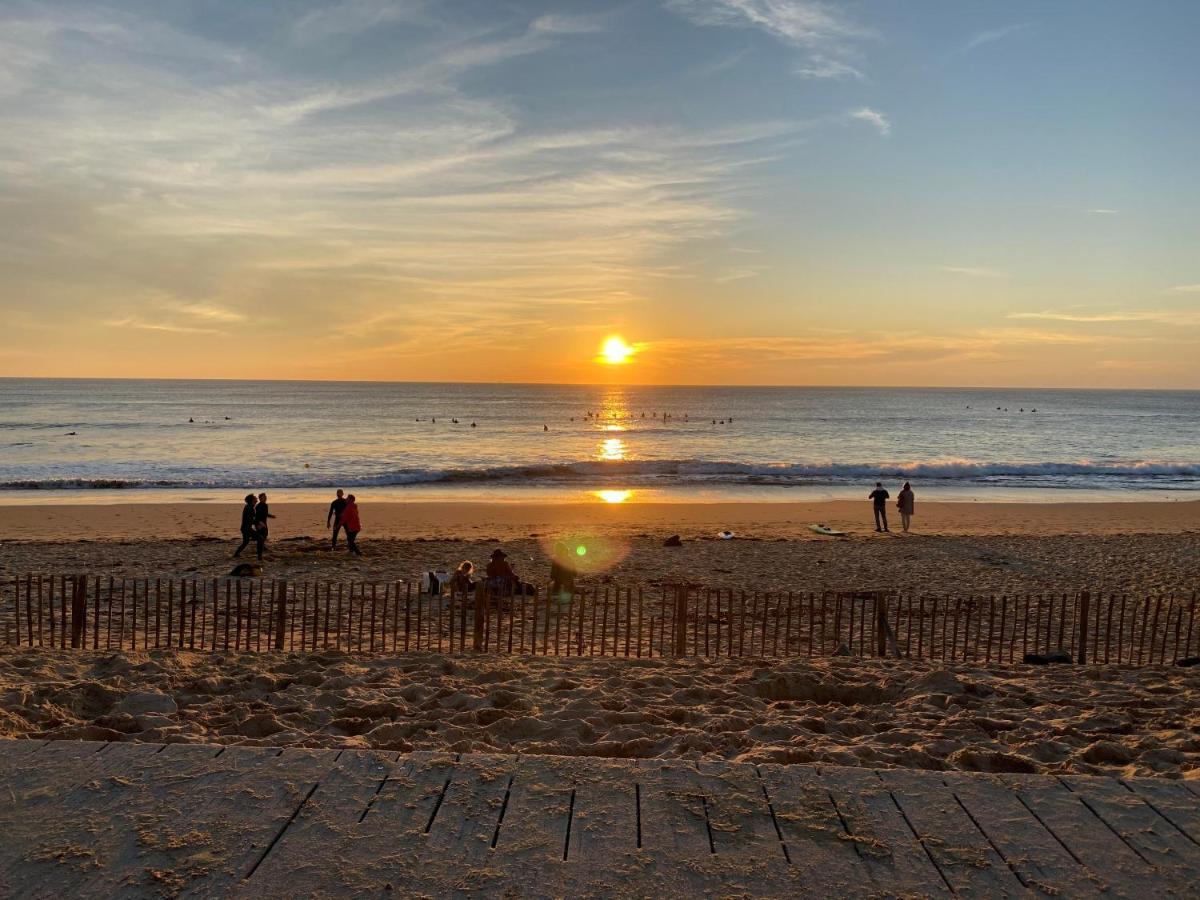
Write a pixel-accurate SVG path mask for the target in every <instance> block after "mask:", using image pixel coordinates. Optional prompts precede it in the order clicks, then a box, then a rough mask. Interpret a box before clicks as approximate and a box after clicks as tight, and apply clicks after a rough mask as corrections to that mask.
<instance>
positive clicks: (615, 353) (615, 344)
mask: <svg viewBox="0 0 1200 900" xmlns="http://www.w3.org/2000/svg"><path fill="white" fill-rule="evenodd" d="M631 356H633V347H631V346H629V345H628V344H627V343H625V339H624V338H622V337H620V336H618V335H613V336H612V337H610V338H608V339H607V340H606V341H605V342H604V346H602V347H601V348H600V361H601V362H603V363H606V364H607V365H610V366H620V365H623V364H624V363H627V362H629V358H630V357H631Z"/></svg>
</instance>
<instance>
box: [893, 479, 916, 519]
mask: <svg viewBox="0 0 1200 900" xmlns="http://www.w3.org/2000/svg"><path fill="white" fill-rule="evenodd" d="M915 505H916V504H915V498H914V496H913V489H912V485H911V484H909V483H908V482H907V481H906V482H904V487H902V488H901V489H900V493H899V494H897V495H896V509H898V510H900V524H901V525H903V526H904V530H905V531H908V526H909V523H910V522H912V517H913V507H914V506H915Z"/></svg>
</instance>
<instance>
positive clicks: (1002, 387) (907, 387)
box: [0, 375, 1200, 393]
mask: <svg viewBox="0 0 1200 900" xmlns="http://www.w3.org/2000/svg"><path fill="white" fill-rule="evenodd" d="M0 381H130V382H133V381H163V382H189V381H192V382H195V381H201V382H215V383H224V384H238V383H258V384H263V383H266V384H428V385H498V386H504V387H581V388H746V389H780V390H786V389H800V390H896V391H917V390H919V391H1018V390H1019V391H1130V392H1134V391H1140V392H1151V391H1161V392H1176V393H1197V392H1200V385H1197V386H1196V387H1079V386H1073V385H1044V386H1038V387H1031V386H1023V385H1011V384H997V385H990V384H989V385H970V384H963V385H945V384H779V383H754V384H719V383H715V382H686V383H674V384H665V383H664V384H659V383H632V384H631V383H620V384H614V383H606V382H595V381H471V380H463V381H441V380H420V379H395V380H381V379H370V378H340V379H337V378H204V377H192V378H188V377H180V376H133V375H102V376H91V375H0Z"/></svg>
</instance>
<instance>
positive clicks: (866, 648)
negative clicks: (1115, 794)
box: [0, 575, 1200, 666]
mask: <svg viewBox="0 0 1200 900" xmlns="http://www.w3.org/2000/svg"><path fill="white" fill-rule="evenodd" d="M1195 618H1196V598H1195V595H1192V596H1190V597H1188V598H1186V599H1179V598H1176V597H1174V596H1155V597H1144V598H1130V597H1128V596H1126V595H1118V594H1093V593H1091V592H1087V591H1081V592H1079V593H1076V594H1073V595H1072V594H1038V595H1032V594H1030V595H1021V596H1001V597H995V596H987V597H947V596H936V595H932V594H930V595H912V594H895V593H885V592H865V593H863V592H825V593H821V594H816V593H805V592H795V591H779V592H770V591H767V592H763V591H739V590H731V589H716V588H712V589H710V588H703V587H696V586H690V585H689V586H684V585H673V586H660V587H655V588H653V589H649V588H643V587H618V586H613V585H601V586H597V587H587V588H584V589H582V590H578V591H576V592H575V593H573V594H571V595H564V596H551V595H549V594H548V593H547V591H546V590H543V589H539V590H537V592H536V593H533V594H529V595H517V596H494V595H490V594H489V593H487V592H486V591H483V590H479V591H477V592H475V593H474V594H470V595H465V596H464V595H454V596H429V595H428V594H424V593H421V592H420V591H419V589H418V586H417V584H416V583H413V582H393V583H387V584H379V583H357V582H355V583H326V582H298V583H296V582H290V581H284V580H262V579H229V578H216V579H159V578H155V579H150V578H135V579H129V578H108V577H104V576H87V575H79V576H72V575H53V576H46V575H42V576H37V575H26V576H21V577H14V578H11V579H7V580H5V581H3V582H0V638H2V639H3V641H4V642H5V643H7V644H8V645H10V646H11V645H15V646H21V647H58V648H64V649H65V648H78V649H91V650H148V649H163V648H174V649H178V650H203V651H222V652H225V651H232V652H245V651H251V652H253V651H265V650H283V651H289V652H294V651H319V650H327V649H338V650H346V651H353V652H368V653H378V652H387V653H397V652H406V651H410V650H421V651H425V650H433V651H438V652H460V651H464V650H471V651H480V652H502V653H525V654H534V655H547V656H626V657H661V656H674V657H683V656H702V657H718V656H809V657H815V656H829V655H834V654H838V653H842V654H846V653H849V654H852V655H856V656H894V657H910V658H922V659H932V660H943V661H947V662H984V663H989V662H1001V663H1012V662H1021V661H1022V660H1023V658H1024V657H1025V655H1026V654H1030V653H1033V654H1045V653H1049V652H1052V651H1057V650H1062V651H1065V652H1067V653H1069V654H1070V655H1071V656H1072V658H1073V659H1074V660H1076V661H1078V662H1097V663H1118V664H1123V665H1138V666H1140V665H1162V664H1170V663H1172V662H1173V661H1175V660H1177V659H1180V658H1184V657H1190V656H1193V655H1194V654H1197V653H1200V633H1198V632H1196V630H1195V628H1194V625H1195Z"/></svg>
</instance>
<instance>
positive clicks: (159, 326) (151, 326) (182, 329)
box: [104, 316, 221, 334]
mask: <svg viewBox="0 0 1200 900" xmlns="http://www.w3.org/2000/svg"><path fill="white" fill-rule="evenodd" d="M104 324H105V325H107V326H108V327H109V328H135V329H137V330H139V331H161V332H166V333H168V334H220V333H221V332H220V330H219V329H217V328H199V327H195V326H190V325H179V324H176V323H173V322H152V321H147V320H146V319H143V318H141V317H140V316H125V317H124V318H121V319H111V320H109V321H107V322H105V323H104Z"/></svg>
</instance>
